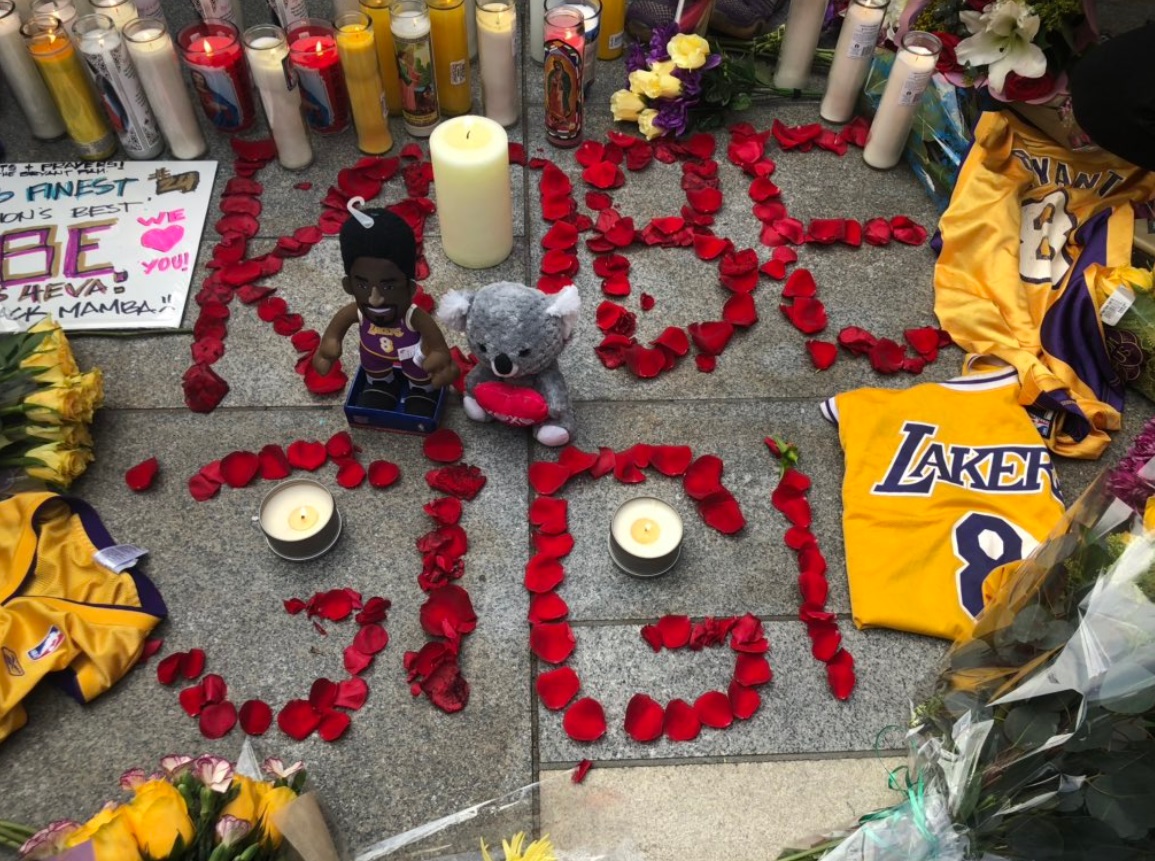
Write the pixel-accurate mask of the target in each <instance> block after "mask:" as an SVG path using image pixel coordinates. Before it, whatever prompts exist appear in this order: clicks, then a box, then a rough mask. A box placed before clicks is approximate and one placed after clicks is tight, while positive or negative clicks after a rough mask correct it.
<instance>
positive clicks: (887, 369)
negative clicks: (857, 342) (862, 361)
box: [868, 338, 906, 374]
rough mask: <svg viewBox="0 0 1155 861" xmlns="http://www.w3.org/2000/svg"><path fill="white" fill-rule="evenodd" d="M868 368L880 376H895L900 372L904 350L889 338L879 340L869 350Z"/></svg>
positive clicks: (904, 356) (904, 355)
mask: <svg viewBox="0 0 1155 861" xmlns="http://www.w3.org/2000/svg"><path fill="white" fill-rule="evenodd" d="M868 355H869V356H870V366H871V367H872V368H874V370H876V371H878V372H879V373H880V374H896V373H898V372H899V371H900V370H902V363H903V360H904V359H905V358H906V350H905V349H904V348H903V347H902V345H901V344H896V343H895V342H894V341H892V340H890V338H879V339H878V342H877V343H876V344H875V345H874V346H873V347H871V348H870V353H869V354H868Z"/></svg>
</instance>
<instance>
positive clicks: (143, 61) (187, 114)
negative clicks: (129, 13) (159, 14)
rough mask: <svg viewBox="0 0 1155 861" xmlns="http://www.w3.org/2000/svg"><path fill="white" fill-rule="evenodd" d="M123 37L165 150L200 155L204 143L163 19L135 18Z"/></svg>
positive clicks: (186, 156)
mask: <svg viewBox="0 0 1155 861" xmlns="http://www.w3.org/2000/svg"><path fill="white" fill-rule="evenodd" d="M124 39H125V42H126V43H127V45H128V53H129V54H130V55H131V56H132V61H133V63H134V64H135V65H136V70H137V72H138V73H139V75H140V82H141V84H142V85H143V87H144V92H145V95H146V96H148V101H149V104H150V105H152V110H153V114H155V116H156V121H157V125H159V126H160V130H161V132H162V133H163V134H164V137H165V140H167V141H168V148H169V150H170V151H171V152H172V154H173V156H174V157H175V158H179V159H191V158H200V157H201V156H202V155H204V153H205V150H206V149H207V148H208V144H207V143H206V142H205V136H204V134H203V133H202V132H201V127H200V125H199V124H198V123H197V118H196V111H195V109H194V108H193V103H192V99H191V98H189V94H188V89H187V88H186V87H185V82H184V78H183V77H182V76H181V71H180V59H179V58H178V57H177V55H176V48H175V47H174V46H173V43H172V38H171V37H170V36H169V34H168V31H167V30H166V29H165V25H164V22H163V21H161V20H160V19H159V18H137V19H136V20H135V21H130V22H129V23H128V24H127V25H126V26H125V28H124Z"/></svg>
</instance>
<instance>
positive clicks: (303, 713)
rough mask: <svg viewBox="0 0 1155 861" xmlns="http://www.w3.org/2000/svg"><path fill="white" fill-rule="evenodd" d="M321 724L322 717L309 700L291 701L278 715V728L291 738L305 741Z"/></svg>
mask: <svg viewBox="0 0 1155 861" xmlns="http://www.w3.org/2000/svg"><path fill="white" fill-rule="evenodd" d="M320 723H321V716H320V715H319V714H317V710H316V709H314V708H313V707H312V705H310V704H309V701H308V700H289V702H287V703H285V705H284V707H283V708H282V709H281V711H280V712H279V713H278V714H277V726H279V727H280V728H281V732H283V733H284V734H285V735H287V736H288V737H289V738H292V739H296V740H297V741H304V740H305V739H306V738H308V737H309V736H310V735H312V734H313V731H314V730H315V729H316V728H317V726H318V725H319V724H320Z"/></svg>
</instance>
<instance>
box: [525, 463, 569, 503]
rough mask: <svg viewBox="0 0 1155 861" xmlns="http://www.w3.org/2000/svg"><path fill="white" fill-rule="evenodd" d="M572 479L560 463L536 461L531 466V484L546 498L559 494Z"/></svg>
mask: <svg viewBox="0 0 1155 861" xmlns="http://www.w3.org/2000/svg"><path fill="white" fill-rule="evenodd" d="M570 477H571V476H570V471H569V470H568V469H567V468H566V467H565V466H563V465H562V464H560V463H550V462H548V461H536V462H534V463H531V464H530V465H529V483H530V484H531V485H532V486H533V489H534V490H536V491H537V492H538V493H540V494H542V495H544V496H550V495H552V494H554V493H557V492H558V491H559V490H561V489H562V488H563V487H565V485H566V482H568V481H569V480H570Z"/></svg>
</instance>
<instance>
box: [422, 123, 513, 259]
mask: <svg viewBox="0 0 1155 861" xmlns="http://www.w3.org/2000/svg"><path fill="white" fill-rule="evenodd" d="M429 157H430V160H431V161H432V163H433V189H434V194H435V196H436V198H437V217H438V219H439V220H440V223H441V247H442V250H443V251H444V252H445V256H446V257H448V258H449V259H450V260H452V261H453V262H454V263H456V264H457V265H458V266H464V267H466V268H468V269H488V268H489V267H491V266H496V265H497V264H498V263H500V262H501V261H503V260H505V258H507V257H508V256H509V253H510V251H512V250H513V196H512V192H511V190H510V186H509V138H508V136H507V135H506V134H505V129H503V128H502V127H501V126H500V125H498V124H497V123H496V122H494V121H493V120H490V119H486V118H485V117H475V116H465V117H456V118H454V119H451V120H446V121H445V122H443V123H441V125H439V126H438V127H437V128H436V129H434V130H433V135H432V137H430V139H429Z"/></svg>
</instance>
